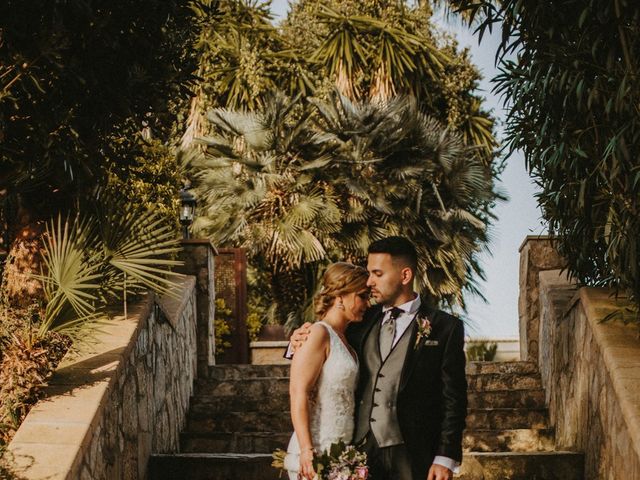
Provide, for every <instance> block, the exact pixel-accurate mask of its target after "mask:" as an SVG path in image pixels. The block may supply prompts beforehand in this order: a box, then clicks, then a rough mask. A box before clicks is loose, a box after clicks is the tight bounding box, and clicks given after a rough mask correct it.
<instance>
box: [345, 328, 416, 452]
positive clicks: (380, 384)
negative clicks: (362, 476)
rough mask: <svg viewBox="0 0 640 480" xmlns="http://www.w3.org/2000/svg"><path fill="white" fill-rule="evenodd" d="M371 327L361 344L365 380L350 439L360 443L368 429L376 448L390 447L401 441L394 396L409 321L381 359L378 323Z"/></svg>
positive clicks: (408, 336)
mask: <svg viewBox="0 0 640 480" xmlns="http://www.w3.org/2000/svg"><path fill="white" fill-rule="evenodd" d="M381 323H382V322H377V324H376V325H375V326H374V327H373V328H372V330H371V332H370V333H369V336H368V337H367V340H366V342H365V345H364V352H363V353H364V359H363V360H364V363H363V366H362V368H365V369H366V370H367V373H368V378H369V380H368V381H367V384H366V385H365V387H364V390H363V392H362V399H361V401H360V403H359V404H358V407H357V408H358V424H357V425H356V433H355V436H354V439H355V441H356V442H357V443H359V442H361V441H362V440H363V439H364V437H365V436H366V435H367V433H368V432H369V430H371V432H372V433H373V435H374V436H375V438H376V441H377V442H378V445H379V446H380V447H390V446H392V445H400V444H402V443H404V439H403V438H402V432H400V425H399V424H398V412H397V405H396V404H397V399H398V388H399V385H400V375H401V373H402V367H403V365H404V360H405V358H406V356H407V349H408V348H409V343H411V331H412V330H413V324H411V325H409V326H408V327H407V329H406V330H405V331H404V333H403V334H402V337H401V338H400V340H398V343H397V344H396V345H395V346H394V347H393V349H392V350H391V353H390V354H389V356H388V357H387V358H386V360H385V361H384V362H382V360H381V358H380V325H381Z"/></svg>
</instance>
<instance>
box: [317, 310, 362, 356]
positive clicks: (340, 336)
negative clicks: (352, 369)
mask: <svg viewBox="0 0 640 480" xmlns="http://www.w3.org/2000/svg"><path fill="white" fill-rule="evenodd" d="M320 323H322V324H324V325H326V326H327V327H329V328H330V329H331V330H332V331H333V333H335V334H336V335H337V336H338V340H340V343H341V344H342V346H343V347H344V348H345V349H346V350H347V353H348V354H349V356H350V357H351V358H352V360H353V361H354V362H355V363H356V365H357V364H358V354H357V353H356V352H355V351H354V350H352V348H351V347H350V346H349V344H348V343H347V339H346V337H345V336H344V334H341V333H340V332H338V331H337V330H336V329H335V328H333V325H331V324H330V323H329V322H325V321H324V320H320Z"/></svg>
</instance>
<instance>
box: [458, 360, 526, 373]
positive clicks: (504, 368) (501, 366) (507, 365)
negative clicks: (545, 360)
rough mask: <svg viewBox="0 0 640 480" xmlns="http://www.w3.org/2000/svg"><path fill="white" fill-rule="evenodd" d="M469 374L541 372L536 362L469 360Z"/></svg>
mask: <svg viewBox="0 0 640 480" xmlns="http://www.w3.org/2000/svg"><path fill="white" fill-rule="evenodd" d="M466 371H467V375H487V374H496V373H499V374H505V373H509V374H516V375H529V374H536V373H539V370H538V366H537V365H536V364H535V363H534V362H520V361H516V362H467V370H466Z"/></svg>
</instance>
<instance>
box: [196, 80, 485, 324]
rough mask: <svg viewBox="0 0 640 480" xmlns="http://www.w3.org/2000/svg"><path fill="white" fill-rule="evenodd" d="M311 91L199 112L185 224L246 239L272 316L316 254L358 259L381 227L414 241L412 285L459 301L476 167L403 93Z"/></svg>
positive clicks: (304, 281) (300, 283) (481, 201)
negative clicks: (194, 191)
mask: <svg viewBox="0 0 640 480" xmlns="http://www.w3.org/2000/svg"><path fill="white" fill-rule="evenodd" d="M311 103H312V106H313V108H310V106H309V105H306V104H302V102H301V101H300V100H299V99H294V100H288V99H286V98H285V97H283V96H282V95H276V96H274V97H272V98H271V99H269V100H268V101H267V103H266V106H265V108H264V110H261V111H257V112H245V111H240V112H239V111H232V110H227V109H216V110H214V111H213V112H212V113H211V114H210V117H209V118H210V120H211V121H212V124H213V127H214V130H215V132H216V133H215V135H213V136H211V137H208V138H205V139H202V141H203V143H205V144H206V146H207V154H206V156H204V157H202V158H201V159H200V160H199V161H196V162H195V163H194V164H193V168H194V170H195V176H196V178H197V180H198V190H199V196H200V198H202V199H203V203H204V207H203V210H202V217H201V218H200V219H199V222H198V223H197V224H196V225H195V228H196V229H200V230H201V231H203V232H204V233H205V234H206V235H208V236H210V237H212V239H213V241H214V242H215V243H216V244H218V245H233V246H238V247H239V246H243V247H246V248H247V249H248V251H249V254H250V261H251V262H252V264H253V266H254V267H255V268H258V269H263V270H266V271H268V272H269V278H270V282H271V287H272V292H273V295H274V301H275V302H276V303H277V304H278V307H279V310H280V314H279V317H280V318H281V319H284V318H289V319H290V320H292V321H300V320H301V319H302V318H303V312H302V311H303V310H304V309H305V308H301V307H300V306H303V307H308V305H309V299H310V297H311V296H312V295H313V293H314V291H315V284H316V280H317V274H318V271H319V270H320V267H322V265H324V264H326V263H327V262H330V261H335V260H341V259H349V260H351V261H355V262H363V261H364V259H365V257H366V250H367V247H368V245H369V243H370V242H371V241H372V240H375V239H378V238H382V237H384V236H387V235H390V234H402V235H406V236H407V237H409V238H411V239H412V240H413V241H414V242H415V244H416V245H417V246H418V249H419V252H420V257H421V262H420V275H419V289H420V290H421V291H423V292H425V293H430V294H431V295H432V296H433V297H434V298H435V299H437V300H447V301H450V302H455V303H460V304H462V302H463V300H462V290H463V289H464V288H471V289H474V274H476V273H479V269H478V266H477V261H476V253H477V252H478V251H479V249H480V248H481V247H482V245H483V244H484V242H486V233H485V230H486V220H485V219H484V218H483V217H482V216H481V214H482V212H484V211H485V210H486V208H487V206H488V205H489V203H490V202H492V201H493V200H495V198H496V194H495V192H494V190H493V184H492V179H491V175H490V172H489V171H488V169H487V167H486V166H485V165H483V164H482V162H481V161H479V160H478V159H477V157H476V156H475V155H473V154H472V152H471V151H470V149H468V148H467V147H465V146H464V144H463V142H462V140H461V139H460V137H459V136H458V135H455V134H452V133H451V132H449V131H447V130H446V129H444V128H443V127H442V126H441V125H440V124H439V123H438V122H436V121H435V120H433V119H431V118H429V117H427V116H425V115H424V114H422V113H421V112H420V110H419V108H418V106H417V103H416V101H415V100H414V99H412V98H411V97H399V98H395V99H391V100H389V101H388V102H385V103H380V102H375V101H374V102H361V103H353V102H351V101H350V100H349V99H348V98H347V97H346V96H344V95H342V94H340V93H337V92H336V93H334V94H332V95H331V96H330V98H329V100H327V101H322V100H318V99H315V100H312V102H311ZM307 311H308V308H307Z"/></svg>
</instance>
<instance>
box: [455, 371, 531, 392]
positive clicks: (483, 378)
mask: <svg viewBox="0 0 640 480" xmlns="http://www.w3.org/2000/svg"><path fill="white" fill-rule="evenodd" d="M467 383H468V385H469V388H468V391H469V392H490V391H501V390H540V389H542V381H541V380H540V374H539V373H482V374H477V375H476V374H468V375H467Z"/></svg>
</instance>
